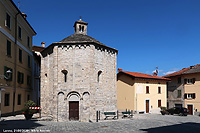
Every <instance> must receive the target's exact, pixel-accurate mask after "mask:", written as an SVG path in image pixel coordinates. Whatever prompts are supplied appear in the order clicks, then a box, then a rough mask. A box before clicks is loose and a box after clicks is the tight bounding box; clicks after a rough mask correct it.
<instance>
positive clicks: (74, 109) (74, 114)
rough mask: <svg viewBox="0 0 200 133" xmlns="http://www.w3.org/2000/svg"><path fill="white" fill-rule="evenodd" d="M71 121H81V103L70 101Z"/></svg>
mask: <svg viewBox="0 0 200 133" xmlns="http://www.w3.org/2000/svg"><path fill="white" fill-rule="evenodd" d="M69 120H79V101H69Z"/></svg>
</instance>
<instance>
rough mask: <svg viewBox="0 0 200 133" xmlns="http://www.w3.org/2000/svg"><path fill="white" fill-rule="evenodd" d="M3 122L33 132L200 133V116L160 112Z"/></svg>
mask: <svg viewBox="0 0 200 133" xmlns="http://www.w3.org/2000/svg"><path fill="white" fill-rule="evenodd" d="M3 119H5V120H4V121H1V122H0V129H1V132H11V131H12V132H30V133H33V132H35V133H37V132H39V133H48V132H50V133H69V132H72V133H88V132H90V133H105V132H106V133H113V132H117V133H121V132H123V133H129V132H133V133H135V132H136V133H137V132H150V133H151V132H153V133H154V132H155V133H179V132H181V133H185V132H191V133H200V117H199V116H186V117H185V116H176V115H173V116H172V115H165V116H162V115H160V114H136V115H134V117H133V118H131V119H129V118H126V119H119V120H105V121H100V122H98V123H96V122H95V123H91V122H76V121H72V122H53V121H38V120H36V119H33V120H28V121H26V120H24V117H23V116H22V115H21V116H17V117H13V118H11V117H9V118H3Z"/></svg>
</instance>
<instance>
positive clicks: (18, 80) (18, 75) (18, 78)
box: [17, 72, 20, 83]
mask: <svg viewBox="0 0 200 133" xmlns="http://www.w3.org/2000/svg"><path fill="white" fill-rule="evenodd" d="M17 82H18V83H20V72H17Z"/></svg>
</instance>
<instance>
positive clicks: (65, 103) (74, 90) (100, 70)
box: [41, 20, 118, 122]
mask: <svg viewBox="0 0 200 133" xmlns="http://www.w3.org/2000/svg"><path fill="white" fill-rule="evenodd" d="M74 27H75V34H74V35H71V36H69V37H67V38H65V39H63V40H62V41H60V42H57V43H52V44H51V45H49V46H48V47H47V48H46V49H45V50H44V51H43V52H42V56H43V57H42V59H41V107H42V116H43V117H44V116H48V117H51V118H52V119H53V120H54V121H68V120H69V117H70V118H73V116H69V115H70V114H69V113H70V110H71V114H73V110H72V109H70V107H69V104H70V102H73V101H76V102H78V104H79V106H78V115H79V116H78V120H79V121H85V122H88V121H89V120H90V121H95V120H96V111H100V112H101V118H103V117H104V116H103V112H105V111H115V112H116V111H117V86H116V65H117V64H116V63H117V52H118V51H117V50H116V49H113V48H110V47H108V46H106V45H104V44H102V43H100V42H99V41H97V40H95V39H94V38H92V37H90V36H88V35H87V23H85V22H84V21H82V20H79V21H76V22H75V25H74ZM78 28H79V29H78ZM77 29H78V30H77ZM76 111H77V110H76Z"/></svg>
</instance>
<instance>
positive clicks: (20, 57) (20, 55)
mask: <svg viewBox="0 0 200 133" xmlns="http://www.w3.org/2000/svg"><path fill="white" fill-rule="evenodd" d="M19 62H21V63H22V50H21V49H19Z"/></svg>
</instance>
